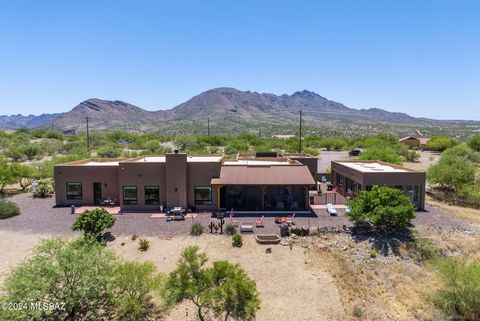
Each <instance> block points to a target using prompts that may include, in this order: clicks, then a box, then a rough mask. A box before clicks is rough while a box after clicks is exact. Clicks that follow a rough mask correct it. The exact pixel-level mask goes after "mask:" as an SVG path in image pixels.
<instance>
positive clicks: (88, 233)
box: [72, 208, 116, 239]
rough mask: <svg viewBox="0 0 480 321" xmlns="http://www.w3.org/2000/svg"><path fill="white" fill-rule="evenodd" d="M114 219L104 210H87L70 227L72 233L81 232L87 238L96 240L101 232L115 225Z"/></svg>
mask: <svg viewBox="0 0 480 321" xmlns="http://www.w3.org/2000/svg"><path fill="white" fill-rule="evenodd" d="M115 220H116V219H115V217H114V216H113V215H112V214H110V213H109V212H108V211H107V210H106V209H104V208H96V209H94V210H87V211H85V212H83V213H82V214H80V216H79V217H78V218H77V219H76V220H75V222H74V223H73V225H72V229H73V230H74V231H77V230H80V231H83V234H84V236H85V237H87V238H94V239H98V238H99V236H100V234H101V233H102V232H103V230H105V229H107V228H111V227H112V226H113V224H115Z"/></svg>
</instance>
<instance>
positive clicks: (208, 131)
mask: <svg viewBox="0 0 480 321" xmlns="http://www.w3.org/2000/svg"><path fill="white" fill-rule="evenodd" d="M207 136H210V117H207Z"/></svg>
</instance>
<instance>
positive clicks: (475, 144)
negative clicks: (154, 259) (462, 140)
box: [467, 135, 480, 152]
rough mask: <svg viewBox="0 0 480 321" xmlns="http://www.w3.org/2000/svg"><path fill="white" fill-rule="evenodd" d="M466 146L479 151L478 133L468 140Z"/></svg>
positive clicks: (479, 140)
mask: <svg viewBox="0 0 480 321" xmlns="http://www.w3.org/2000/svg"><path fill="white" fill-rule="evenodd" d="M467 144H468V146H470V148H471V149H473V150H474V151H476V152H480V135H477V136H473V137H472V138H470V139H469V140H468V143H467Z"/></svg>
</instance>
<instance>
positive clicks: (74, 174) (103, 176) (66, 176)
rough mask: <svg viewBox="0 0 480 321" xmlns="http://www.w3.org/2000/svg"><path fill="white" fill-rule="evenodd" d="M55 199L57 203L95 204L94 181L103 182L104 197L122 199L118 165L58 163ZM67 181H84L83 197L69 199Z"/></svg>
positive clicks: (55, 171)
mask: <svg viewBox="0 0 480 321" xmlns="http://www.w3.org/2000/svg"><path fill="white" fill-rule="evenodd" d="M54 179H55V201H56V204H57V205H61V206H62V205H63V206H65V205H91V204H94V198H93V183H96V182H98V183H101V185H102V198H108V197H110V198H112V199H117V202H118V201H119V200H120V196H119V195H120V194H119V190H118V167H116V166H68V165H57V166H55V169H54ZM67 182H72V183H78V182H79V183H82V190H83V199H81V200H70V199H67V188H66V184H67Z"/></svg>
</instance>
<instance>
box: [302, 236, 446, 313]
mask: <svg viewBox="0 0 480 321" xmlns="http://www.w3.org/2000/svg"><path fill="white" fill-rule="evenodd" d="M337 238H338V236H337ZM337 240H338V239H337ZM329 242H330V241H329V240H323V239H320V238H317V241H316V246H315V247H314V248H313V250H312V251H311V252H310V258H311V262H312V263H311V264H312V265H313V266H316V267H319V268H321V269H322V270H324V271H326V272H328V273H329V274H331V275H332V276H333V277H334V279H335V284H336V287H337V288H338V291H339V292H340V296H341V300H342V305H343V307H344V309H345V310H346V311H347V315H346V316H345V317H344V318H343V320H349V321H350V320H359V319H362V320H392V321H394V320H398V321H407V320H412V321H413V320H425V321H427V320H428V321H433V320H436V319H437V316H436V313H437V312H436V310H435V308H434V307H433V304H432V303H431V302H430V300H429V293H430V289H431V286H432V284H434V283H435V282H436V281H435V274H434V272H433V270H432V269H431V268H430V267H429V266H428V265H427V264H417V263H415V262H413V261H412V260H400V261H394V262H391V263H385V262H383V261H382V260H381V259H367V260H365V261H363V262H361V263H359V262H357V261H354V260H353V259H352V252H355V251H363V252H364V254H363V255H364V256H365V257H367V256H368V253H369V246H368V245H366V244H355V245H354V247H353V248H352V249H350V250H346V251H336V250H332V249H331V248H330V247H329V246H328V245H327V244H328V243H329ZM359 249H360V250H359ZM358 309H360V310H361V311H362V314H363V316H362V317H361V318H359V317H358V316H356V315H355V314H356V312H357V311H356V310H358Z"/></svg>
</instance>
